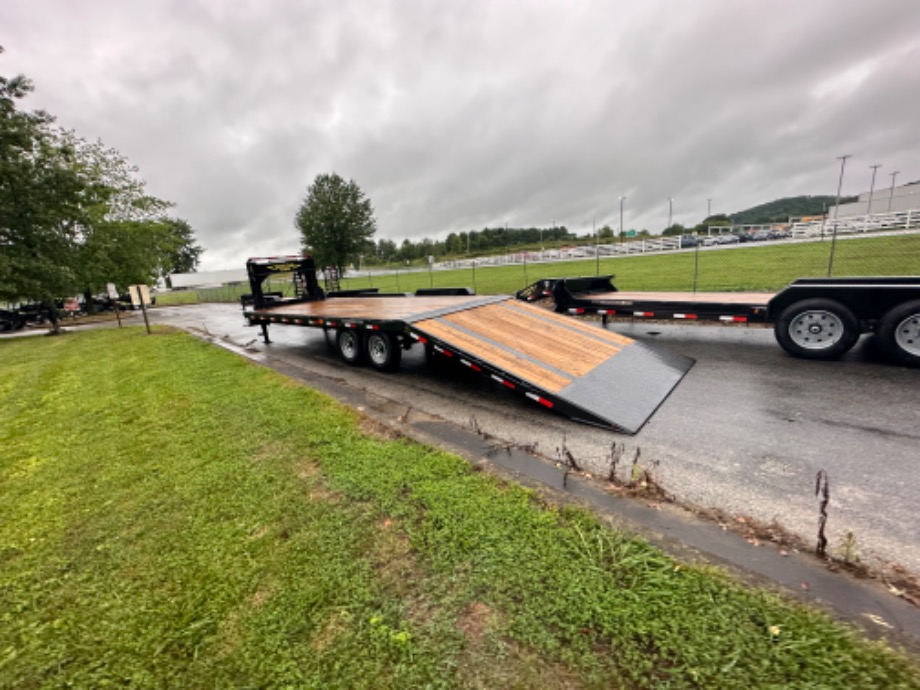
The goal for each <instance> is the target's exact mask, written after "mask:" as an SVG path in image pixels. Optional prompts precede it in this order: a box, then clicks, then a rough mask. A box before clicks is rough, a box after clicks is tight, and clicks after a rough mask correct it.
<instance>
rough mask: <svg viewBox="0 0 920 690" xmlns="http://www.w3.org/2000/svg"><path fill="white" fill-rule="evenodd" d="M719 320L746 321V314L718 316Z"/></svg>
mask: <svg viewBox="0 0 920 690" xmlns="http://www.w3.org/2000/svg"><path fill="white" fill-rule="evenodd" d="M719 321H726V322H727V323H747V317H746V316H720V317H719Z"/></svg>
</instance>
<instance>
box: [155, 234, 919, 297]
mask: <svg viewBox="0 0 920 690" xmlns="http://www.w3.org/2000/svg"><path fill="white" fill-rule="evenodd" d="M828 232H830V231H829V230H828ZM834 247H835V249H834V261H833V266H832V268H833V275H835V276H870V275H884V276H893V275H920V235H901V236H894V237H869V238H857V239H852V238H849V237H846V238H842V239H839V240H838V241H837V242H836V243H835V245H834ZM830 249H831V242H830V240H829V239H827V240H825V241H824V242H817V241H816V242H804V243H798V242H796V243H754V244H745V245H739V246H733V247H730V248H714V249H701V250H700V251H699V252H696V251H694V250H684V251H681V252H666V253H662V254H650V255H633V256H620V257H603V258H601V260H600V262H597V261H596V260H595V259H585V260H580V261H556V262H546V263H542V262H541V263H532V262H531V263H528V264H527V265H524V264H516V265H507V266H482V265H480V266H478V267H476V268H475V269H473V268H464V269H452V270H438V271H431V272H430V273H429V272H428V271H420V270H417V269H416V270H413V271H411V272H407V271H405V270H398V267H397V269H394V270H393V271H392V272H390V273H385V274H377V273H371V274H370V275H368V274H367V273H364V274H358V275H356V276H354V277H352V278H348V279H347V280H343V281H342V288H343V289H359V288H368V287H374V288H377V289H379V290H380V291H381V292H415V291H416V290H418V289H419V288H428V287H474V288H475V289H476V292H477V293H478V294H480V295H502V294H512V293H514V292H517V291H518V290H520V289H522V288H524V287H526V286H527V285H530V284H531V283H534V282H536V281H537V280H540V279H541V278H566V277H574V276H586V275H607V274H611V273H613V274H615V275H616V278H615V281H614V282H615V284H616V286H617V287H618V288H619V289H620V290H654V291H669V290H670V291H683V292H690V291H692V290H693V289H694V285H695V287H696V290H697V291H700V292H719V291H736V292H737V291H745V292H758V291H776V290H780V289H782V288H783V287H785V286H786V285H788V284H789V283H790V282H792V281H793V280H795V279H796V278H808V277H824V276H826V275H827V269H828V265H829V264H830ZM510 251H511V250H510V249H509V252H510ZM530 251H531V252H533V251H534V250H533V249H531V250H530ZM536 251H537V252H539V248H537V250H536ZM458 258H466V257H458ZM240 268H242V266H241V267H240ZM374 270H375V271H377V270H383V269H376V268H375V269H374ZM397 271H398V272H397ZM694 276H695V277H696V281H695V283H694ZM268 287H270V288H271V289H272V290H282V291H283V292H284V293H285V294H286V295H293V290H292V288H291V285H290V281H286V280H282V279H280V278H279V279H276V280H273V281H272V282H271V285H270V286H268ZM268 287H266V289H268ZM247 292H249V286H248V285H237V286H224V287H221V288H209V289H201V290H197V291H177V292H167V293H161V294H160V295H158V296H157V304H160V305H162V306H168V305H176V304H190V303H195V302H199V301H201V302H235V301H237V300H238V299H239V297H240V295H242V294H244V293H247Z"/></svg>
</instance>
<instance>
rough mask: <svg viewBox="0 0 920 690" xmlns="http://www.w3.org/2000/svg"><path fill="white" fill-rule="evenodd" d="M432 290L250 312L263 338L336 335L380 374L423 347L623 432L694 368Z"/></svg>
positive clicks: (517, 306)
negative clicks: (298, 329)
mask: <svg viewBox="0 0 920 690" xmlns="http://www.w3.org/2000/svg"><path fill="white" fill-rule="evenodd" d="M291 259H292V257H287V260H288V262H289V263H290V262H291ZM298 259H300V257H298ZM252 261H258V260H250V262H252ZM263 261H267V260H263ZM311 269H312V262H311V266H310V268H308V269H307V270H311ZM250 274H251V275H252V272H251V273H250ZM251 282H252V281H251ZM295 284H296V279H295ZM256 292H257V291H256V290H254V295H255V293H256ZM428 292H429V294H425V293H424V292H423V293H422V294H417V295H413V296H408V295H380V294H375V293H370V292H364V293H359V294H355V293H349V294H340V295H338V296H337V295H336V294H334V293H333V294H331V295H329V296H326V295H323V296H322V297H320V298H316V297H315V296H314V297H313V298H309V295H305V296H299V297H295V298H294V299H289V300H274V301H272V300H264V299H263V300H260V301H261V302H262V303H261V304H255V299H254V298H252V299H250V301H249V302H248V303H246V302H245V301H244V315H245V317H246V318H247V319H248V320H249V322H250V323H251V324H253V325H260V326H262V327H263V332H264V334H265V336H266V339H267V335H268V332H267V327H268V326H269V325H272V324H286V325H293V326H303V327H313V328H321V329H323V330H324V331H326V332H327V333H328V332H331V333H333V334H334V335H335V342H336V345H337V348H338V350H339V353H340V354H341V356H342V358H343V359H344V360H345V361H346V362H348V363H349V364H359V363H361V362H363V361H364V360H367V361H368V362H369V363H370V364H371V365H372V366H374V367H375V368H377V369H380V370H387V369H392V368H395V366H396V365H398V363H399V359H400V356H401V350H403V349H409V348H410V347H412V346H413V345H414V344H420V345H423V346H424V347H425V348H426V351H427V352H428V353H429V354H430V355H432V356H441V357H446V358H450V359H452V360H454V361H456V362H457V363H458V364H459V365H462V366H464V367H467V368H469V369H470V370H472V371H475V372H478V373H481V374H483V375H485V376H488V377H489V378H491V379H492V380H494V381H496V382H497V383H499V384H501V385H503V386H505V387H507V388H508V389H510V390H512V391H515V392H517V393H519V394H522V395H524V396H526V397H527V398H529V399H530V400H533V401H534V402H536V403H539V404H540V405H543V406H545V407H547V408H549V409H552V410H554V411H556V412H558V413H561V414H563V415H565V416H567V417H569V418H571V419H574V420H577V421H580V422H585V423H588V424H593V425H598V426H602V427H606V428H610V429H613V430H618V431H623V432H626V433H636V432H637V431H638V430H639V429H640V428H641V427H642V425H643V424H644V423H645V422H646V421H647V420H648V418H649V417H650V416H651V415H652V414H653V413H654V411H655V410H656V409H657V408H658V406H659V405H660V404H661V403H662V402H663V401H664V399H665V398H666V397H667V396H668V395H669V393H670V392H671V391H672V390H673V388H674V386H676V385H677V383H679V382H680V380H681V378H682V377H683V376H684V374H685V373H686V372H687V370H688V369H689V368H690V367H691V366H692V364H693V360H691V359H689V358H687V357H684V356H682V355H676V354H673V353H669V352H666V351H661V350H658V349H657V348H652V347H650V346H648V345H646V344H644V343H641V342H638V341H635V340H633V339H631V338H628V337H626V336H622V335H619V334H616V333H613V332H610V331H607V330H604V329H602V328H599V327H598V326H596V325H593V324H589V323H583V322H580V321H577V320H574V319H570V318H567V317H565V316H561V315H558V314H555V313H553V312H551V311H548V310H546V309H543V308H541V307H537V306H534V305H530V304H526V303H523V302H521V301H518V300H515V299H514V298H513V297H510V296H476V295H470V294H430V293H431V292H432V291H428ZM434 292H438V291H434ZM446 292H459V291H446Z"/></svg>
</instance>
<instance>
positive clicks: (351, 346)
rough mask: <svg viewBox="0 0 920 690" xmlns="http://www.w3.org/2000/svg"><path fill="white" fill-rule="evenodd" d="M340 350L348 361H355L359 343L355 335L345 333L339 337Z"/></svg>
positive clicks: (348, 332) (349, 332)
mask: <svg viewBox="0 0 920 690" xmlns="http://www.w3.org/2000/svg"><path fill="white" fill-rule="evenodd" d="M339 348H340V349H341V350H342V354H343V355H344V356H345V357H346V358H348V359H354V358H355V357H357V356H358V341H357V339H356V338H355V334H354V333H352V332H351V331H343V332H342V335H341V336H339Z"/></svg>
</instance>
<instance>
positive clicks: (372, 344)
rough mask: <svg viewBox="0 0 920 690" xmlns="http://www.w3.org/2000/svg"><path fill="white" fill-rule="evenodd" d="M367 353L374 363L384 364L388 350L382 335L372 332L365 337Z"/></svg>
mask: <svg viewBox="0 0 920 690" xmlns="http://www.w3.org/2000/svg"><path fill="white" fill-rule="evenodd" d="M367 354H368V355H369V356H370V358H371V361H372V362H374V364H377V365H380V366H382V365H384V364H386V362H387V354H388V350H387V343H386V342H385V340H384V338H383V336H381V335H377V334H374V335H372V336H371V337H370V338H368V339H367Z"/></svg>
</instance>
